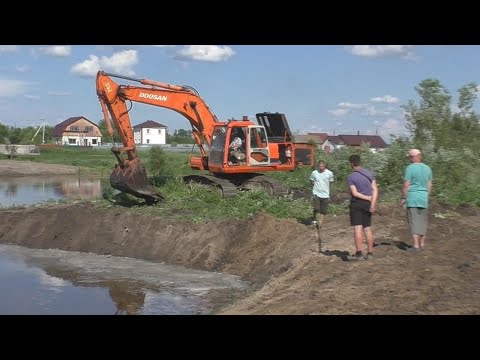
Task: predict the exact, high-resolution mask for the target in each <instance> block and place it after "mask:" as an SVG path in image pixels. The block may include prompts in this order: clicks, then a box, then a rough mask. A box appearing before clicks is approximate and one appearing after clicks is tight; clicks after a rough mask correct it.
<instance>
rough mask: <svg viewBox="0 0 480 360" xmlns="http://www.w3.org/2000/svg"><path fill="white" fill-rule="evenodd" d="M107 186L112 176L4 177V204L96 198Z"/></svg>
mask: <svg viewBox="0 0 480 360" xmlns="http://www.w3.org/2000/svg"><path fill="white" fill-rule="evenodd" d="M106 187H110V184H109V183H108V179H99V178H80V177H78V176H74V175H61V176H60V175H59V176H24V177H0V207H11V206H22V205H33V204H39V203H44V202H51V201H59V200H64V199H71V198H79V199H92V198H96V197H99V196H101V195H102V191H103V189H104V188H106Z"/></svg>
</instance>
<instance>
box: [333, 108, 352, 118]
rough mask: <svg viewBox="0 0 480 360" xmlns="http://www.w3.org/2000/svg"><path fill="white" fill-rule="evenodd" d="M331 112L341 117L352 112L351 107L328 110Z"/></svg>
mask: <svg viewBox="0 0 480 360" xmlns="http://www.w3.org/2000/svg"><path fill="white" fill-rule="evenodd" d="M328 112H329V113H330V114H332V115H333V116H336V117H339V116H344V115H347V114H348V113H349V112H350V109H335V110H328Z"/></svg>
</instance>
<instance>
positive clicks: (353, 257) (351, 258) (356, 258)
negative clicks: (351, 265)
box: [347, 254, 365, 261]
mask: <svg viewBox="0 0 480 360" xmlns="http://www.w3.org/2000/svg"><path fill="white" fill-rule="evenodd" d="M347 259H348V261H362V260H365V257H364V256H363V254H355V255H349V256H347Z"/></svg>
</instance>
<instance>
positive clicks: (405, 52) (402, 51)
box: [349, 45, 414, 59]
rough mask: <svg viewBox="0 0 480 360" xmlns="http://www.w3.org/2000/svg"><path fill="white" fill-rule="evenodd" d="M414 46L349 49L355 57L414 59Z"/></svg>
mask: <svg viewBox="0 0 480 360" xmlns="http://www.w3.org/2000/svg"><path fill="white" fill-rule="evenodd" d="M413 47H414V45H354V46H352V47H350V48H349V51H350V52H351V53H352V54H353V55H357V56H363V57H370V58H376V57H385V56H401V57H404V58H408V59H412V58H413V53H412V49H413Z"/></svg>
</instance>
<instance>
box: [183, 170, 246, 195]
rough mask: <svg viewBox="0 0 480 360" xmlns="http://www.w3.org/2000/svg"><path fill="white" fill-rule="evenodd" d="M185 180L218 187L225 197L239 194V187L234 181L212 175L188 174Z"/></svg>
mask: <svg viewBox="0 0 480 360" xmlns="http://www.w3.org/2000/svg"><path fill="white" fill-rule="evenodd" d="M183 181H184V182H185V183H188V182H193V183H197V184H203V185H209V186H214V187H217V188H218V189H219V190H220V191H221V194H222V197H225V198H228V197H234V196H236V195H237V187H236V186H235V185H234V184H233V183H232V182H230V181H228V180H227V179H222V178H219V177H215V176H212V175H186V176H184V177H183Z"/></svg>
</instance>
